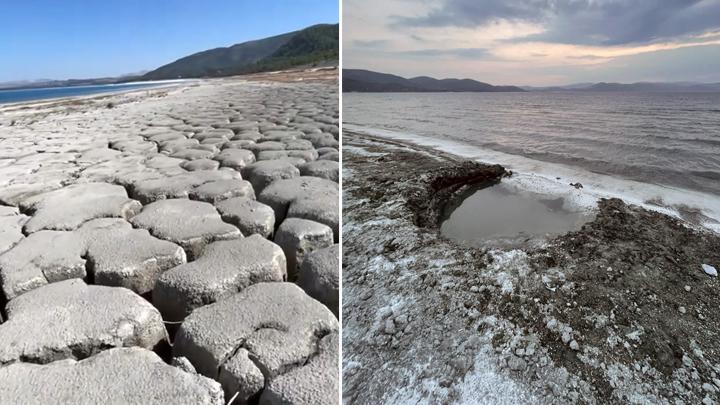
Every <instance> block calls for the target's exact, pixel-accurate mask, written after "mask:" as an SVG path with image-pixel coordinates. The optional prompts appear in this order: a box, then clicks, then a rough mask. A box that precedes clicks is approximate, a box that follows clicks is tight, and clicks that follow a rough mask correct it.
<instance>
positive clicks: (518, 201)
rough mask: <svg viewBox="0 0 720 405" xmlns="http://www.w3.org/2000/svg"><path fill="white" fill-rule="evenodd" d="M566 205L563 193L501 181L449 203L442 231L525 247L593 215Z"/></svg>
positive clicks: (464, 239)
mask: <svg viewBox="0 0 720 405" xmlns="http://www.w3.org/2000/svg"><path fill="white" fill-rule="evenodd" d="M563 206H564V200H563V198H562V197H560V198H556V199H551V198H541V197H540V196H538V195H534V194H530V193H524V192H519V191H517V190H514V189H511V188H509V187H507V186H505V185H503V184H498V185H495V186H491V187H486V188H482V189H479V190H478V189H475V190H471V191H468V192H466V193H465V195H462V196H460V198H458V199H457V202H456V203H454V204H452V205H450V206H448V207H446V209H445V215H444V219H443V221H442V224H441V226H440V232H441V233H442V235H443V236H445V237H447V238H449V239H453V240H456V241H458V242H461V243H463V244H467V245H471V246H478V247H495V248H503V249H506V248H526V247H530V246H534V245H537V244H540V243H542V241H543V240H545V239H546V238H547V237H550V236H556V235H560V234H563V233H565V232H568V231H574V230H578V229H580V228H581V227H582V225H583V224H584V223H586V222H588V221H590V220H592V218H593V214H590V213H587V212H575V211H571V210H567V209H565V208H564V207H563Z"/></svg>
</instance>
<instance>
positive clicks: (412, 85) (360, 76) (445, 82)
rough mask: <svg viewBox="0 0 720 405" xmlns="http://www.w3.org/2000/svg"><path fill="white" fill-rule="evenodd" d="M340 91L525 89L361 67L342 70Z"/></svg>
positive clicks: (492, 90) (480, 90)
mask: <svg viewBox="0 0 720 405" xmlns="http://www.w3.org/2000/svg"><path fill="white" fill-rule="evenodd" d="M342 84H343V92H368V93H383V92H500V91H525V90H523V89H521V88H519V87H515V86H493V85H491V84H487V83H483V82H479V81H476V80H471V79H441V80H438V79H433V78H432V77H427V76H419V77H413V78H411V79H406V78H404V77H400V76H395V75H391V74H387V73H378V72H372V71H370V70H361V69H343V80H342Z"/></svg>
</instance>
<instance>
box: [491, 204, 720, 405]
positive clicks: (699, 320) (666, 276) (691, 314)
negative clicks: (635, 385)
mask: <svg viewBox="0 0 720 405" xmlns="http://www.w3.org/2000/svg"><path fill="white" fill-rule="evenodd" d="M598 206H599V212H598V214H597V217H596V219H595V220H594V221H592V222H590V223H588V224H586V225H585V226H583V228H582V229H581V230H580V231H577V232H570V233H567V234H565V235H563V236H561V237H558V238H557V239H555V240H554V241H552V243H551V245H550V246H549V247H547V248H546V249H542V250H540V251H537V252H533V254H532V255H531V261H532V262H533V267H534V270H535V271H536V272H538V273H539V274H541V280H542V281H543V282H542V283H541V284H540V285H538V284H536V283H533V284H530V285H529V286H528V288H527V289H525V290H521V291H518V293H519V294H522V295H526V296H528V297H533V298H534V299H537V300H538V302H535V301H532V305H517V302H512V301H510V302H506V303H505V304H504V305H501V306H500V310H501V312H503V313H505V314H506V315H507V316H515V317H517V318H516V319H522V320H525V321H526V322H525V323H526V326H529V327H530V328H531V329H536V330H537V331H538V332H540V336H541V341H542V343H543V344H544V345H547V346H548V347H549V349H550V350H549V353H550V355H551V356H552V357H553V359H554V360H556V361H559V362H562V363H564V364H565V365H566V366H567V367H568V369H569V370H571V371H573V372H576V373H578V374H580V375H582V376H583V377H584V378H586V379H587V380H589V381H591V382H592V383H593V385H594V386H595V387H596V388H598V389H599V390H600V391H601V392H602V394H603V396H605V395H608V396H610V395H612V390H613V388H614V387H613V385H614V382H616V381H621V380H622V379H623V378H619V379H617V380H616V379H615V378H616V377H618V376H617V375H613V374H617V371H613V370H612V369H610V368H609V367H608V365H609V364H611V363H617V364H622V365H625V366H627V367H628V368H629V369H630V370H631V372H633V374H634V377H635V378H636V379H638V380H640V381H642V382H643V383H648V384H652V387H653V389H652V391H655V392H656V395H658V396H660V397H674V396H675V395H674V393H677V392H678V391H684V390H687V391H694V393H690V392H688V393H687V394H685V395H681V397H682V398H683V399H686V400H691V399H693V398H703V391H706V392H708V393H712V394H714V393H715V392H716V390H717V386H716V383H717V382H718V380H717V373H718V372H720V367H718V365H720V350H718V344H717V342H718V338H719V337H720V312H718V308H720V295H718V287H719V285H718V280H717V278H716V277H711V276H709V275H707V274H705V273H704V272H703V270H702V267H701V265H702V264H704V263H710V264H714V265H717V264H718V263H720V237H718V235H716V234H713V233H710V232H706V231H702V230H695V229H692V228H690V227H688V226H686V225H684V224H683V223H681V222H680V221H678V220H676V219H674V218H671V217H668V216H667V215H663V214H660V213H657V212H652V211H648V210H645V209H643V208H639V207H635V206H628V205H626V204H625V203H624V202H623V201H621V200H619V199H603V200H601V201H600V202H599V204H598ZM523 311H529V312H528V313H526V314H525V315H524V316H519V317H518V315H519V314H520V313H521V312H523ZM559 325H565V326H559ZM558 328H559V329H558ZM558 332H559V333H558ZM563 334H565V337H564V338H563ZM573 342H575V343H573ZM571 344H572V347H571ZM568 347H570V350H567V348H568ZM703 384H709V385H705V386H704V388H703ZM678 385H680V386H678ZM693 394H694V395H693ZM695 395H697V396H695ZM622 399H630V398H628V397H625V398H622Z"/></svg>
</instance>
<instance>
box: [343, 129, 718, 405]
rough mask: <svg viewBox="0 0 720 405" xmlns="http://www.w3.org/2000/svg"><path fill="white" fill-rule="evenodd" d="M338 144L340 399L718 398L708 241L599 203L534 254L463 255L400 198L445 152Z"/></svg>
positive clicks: (632, 210) (713, 247)
mask: <svg viewBox="0 0 720 405" xmlns="http://www.w3.org/2000/svg"><path fill="white" fill-rule="evenodd" d="M344 142H345V143H344V148H345V154H344V156H343V162H344V170H343V184H344V193H343V195H344V197H343V198H344V201H343V204H344V207H345V208H344V217H345V222H344V223H345V227H344V229H343V237H344V239H343V241H344V242H343V243H344V244H343V250H344V251H343V255H344V262H343V267H344V269H345V271H344V272H343V300H344V303H345V306H344V308H346V309H345V310H344V311H343V322H344V323H343V345H344V353H347V355H346V358H344V359H343V375H344V377H343V381H344V384H343V398H344V400H346V401H359V402H367V403H381V402H413V401H419V400H421V399H424V400H427V399H428V398H431V399H432V400H433V401H434V402H437V403H468V404H470V403H477V402H478V401H483V400H486V401H487V400H494V401H497V402H498V403H508V404H511V403H539V404H545V403H548V404H550V403H557V401H561V402H568V403H574V402H578V401H580V400H581V399H582V401H584V402H586V403H590V404H593V403H612V402H627V401H630V400H632V401H645V402H650V403H672V402H673V401H677V400H682V401H685V402H700V401H703V400H705V401H706V402H707V401H712V399H713V397H714V393H715V392H717V391H720V380H718V381H717V383H716V382H714V380H713V379H714V378H715V376H716V375H717V373H720V369H717V368H716V366H715V365H716V364H717V363H718V360H720V357H718V355H717V352H716V351H715V349H714V346H715V345H714V343H715V341H716V339H715V336H716V333H717V332H716V331H717V330H718V327H719V326H720V316H716V311H715V308H716V306H715V305H716V304H718V305H720V298H718V297H717V294H716V289H717V286H718V281H717V278H715V277H711V276H709V275H707V274H705V273H704V272H703V269H702V267H701V264H706V263H709V264H711V265H714V266H718V265H719V264H720V255H719V253H717V252H720V237H719V236H717V235H716V234H714V233H712V232H710V231H708V230H696V229H693V228H689V227H687V226H686V225H685V224H683V223H681V222H679V221H678V220H676V219H674V218H672V217H669V216H667V215H664V214H660V213H657V212H655V211H648V210H645V209H643V208H641V207H637V206H632V205H628V204H625V203H624V202H622V201H621V200H619V199H603V200H601V201H600V204H599V205H598V208H597V215H596V217H595V218H594V219H593V220H591V221H590V222H588V223H586V224H585V225H584V226H583V227H582V229H581V230H578V231H572V232H568V233H566V234H563V235H560V236H558V237H553V238H551V239H550V240H548V241H547V243H545V244H544V245H543V246H539V247H531V248H528V249H524V250H520V249H513V250H501V249H489V250H488V249H482V248H477V247H470V246H463V245H461V244H458V243H456V242H454V241H451V240H448V239H446V238H444V237H442V236H441V234H440V232H439V229H437V227H434V226H432V225H431V226H429V227H425V226H418V224H417V222H416V220H417V208H416V206H415V204H413V203H412V201H413V199H415V196H418V194H417V193H416V190H417V189H418V188H420V189H423V188H426V187H427V186H428V184H429V183H428V182H430V181H432V179H433V178H434V177H433V176H434V175H435V173H442V171H443V170H448V169H449V170H450V173H452V172H454V171H455V170H457V167H458V165H459V164H460V163H459V162H458V160H457V158H456V156H452V155H449V154H447V153H445V152H440V153H433V152H432V151H431V150H428V149H427V148H424V147H419V148H418V147H412V146H408V145H407V144H403V143H399V142H397V140H390V141H389V142H388V141H386V140H383V139H373V138H372V137H368V136H365V135H355V134H352V133H351V132H347V131H345V132H344ZM443 168H445V169H443ZM438 170H439V171H438ZM513 176H514V175H513ZM513 176H510V177H508V178H503V179H502V182H503V183H504V182H505V181H506V180H510V179H512V177H513ZM419 196H420V198H422V197H423V196H422V194H420V195H419ZM421 208H422V207H421ZM503 401H505V402H503Z"/></svg>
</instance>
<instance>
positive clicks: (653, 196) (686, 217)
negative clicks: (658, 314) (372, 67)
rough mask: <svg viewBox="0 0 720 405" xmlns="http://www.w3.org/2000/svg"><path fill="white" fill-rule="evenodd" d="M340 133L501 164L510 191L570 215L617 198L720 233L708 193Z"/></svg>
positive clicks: (447, 143)
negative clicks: (542, 199) (559, 206)
mask: <svg viewBox="0 0 720 405" xmlns="http://www.w3.org/2000/svg"><path fill="white" fill-rule="evenodd" d="M348 126H349V128H348ZM344 128H345V129H344V131H345V132H350V133H356V134H360V135H363V136H369V137H374V138H377V139H383V140H393V141H395V142H399V143H400V144H407V145H412V146H414V147H420V148H425V149H426V150H430V151H437V152H442V153H443V154H447V155H449V156H454V157H455V159H457V160H463V159H469V160H473V161H476V162H481V163H486V164H502V165H503V166H505V167H507V168H508V169H509V170H511V171H513V173H514V175H513V176H512V177H510V178H508V179H506V180H505V184H507V185H508V186H509V187H512V188H515V189H516V190H518V191H520V192H523V191H524V192H529V193H531V194H535V195H538V196H549V197H553V198H558V197H561V198H563V199H564V201H565V206H564V207H563V208H565V209H568V210H571V211H578V210H584V211H593V210H594V209H595V206H596V201H597V200H598V199H600V198H613V197H617V198H621V199H623V200H624V201H626V202H628V203H630V204H633V205H637V206H640V207H643V208H646V209H649V210H653V211H657V212H660V213H663V214H666V215H670V216H673V217H675V218H678V219H680V220H682V221H685V222H687V223H688V224H689V225H690V226H696V227H697V226H699V227H702V228H704V229H708V230H711V231H713V232H715V233H718V234H720V197H718V196H714V195H712V194H708V193H704V192H700V191H694V190H686V189H680V188H676V187H670V186H663V185H657V184H651V183H642V182H638V181H635V180H630V179H624V178H620V177H616V176H610V175H605V174H597V173H592V172H589V171H587V170H586V169H584V168H581V167H573V166H567V165H564V164H558V163H551V162H544V161H539V160H534V159H530V158H526V157H523V156H519V155H510V154H507V153H504V152H497V151H493V150H489V149H485V148H480V147H476V146H472V145H468V144H463V143H460V142H456V141H451V140H439V139H434V138H430V137H427V136H420V135H413V134H405V133H398V132H393V131H386V130H379V129H371V128H362V127H357V126H354V125H347V124H344ZM570 183H580V184H582V189H576V188H574V187H572V186H570Z"/></svg>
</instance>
